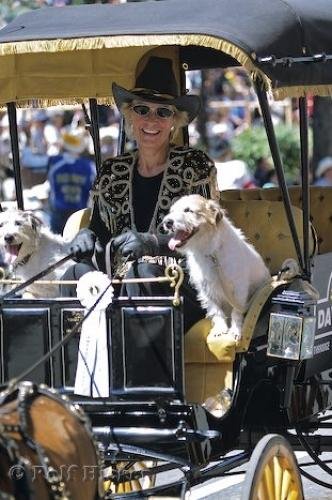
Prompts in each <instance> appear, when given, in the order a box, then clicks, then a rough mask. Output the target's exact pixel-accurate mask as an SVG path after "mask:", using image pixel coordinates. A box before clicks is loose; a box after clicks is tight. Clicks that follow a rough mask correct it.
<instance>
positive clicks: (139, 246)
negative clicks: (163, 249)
mask: <svg viewBox="0 0 332 500" xmlns="http://www.w3.org/2000/svg"><path fill="white" fill-rule="evenodd" d="M111 250H112V252H116V253H119V254H120V255H122V256H123V257H127V258H129V259H130V260H136V259H139V258H140V257H143V255H150V256H152V257H153V256H154V255H158V250H159V244H158V239H157V236H156V235H155V234H151V233H138V232H136V231H127V232H126V233H123V234H120V235H119V236H116V237H115V238H113V239H112V242H111Z"/></svg>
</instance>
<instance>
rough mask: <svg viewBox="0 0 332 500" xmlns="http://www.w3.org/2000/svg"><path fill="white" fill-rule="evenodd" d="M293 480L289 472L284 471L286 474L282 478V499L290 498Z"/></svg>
mask: <svg viewBox="0 0 332 500" xmlns="http://www.w3.org/2000/svg"><path fill="white" fill-rule="evenodd" d="M291 480H292V476H291V474H290V472H289V470H287V469H284V474H283V476H282V487H281V497H280V498H281V499H283V498H285V499H286V498H288V493H289V490H290V485H291Z"/></svg>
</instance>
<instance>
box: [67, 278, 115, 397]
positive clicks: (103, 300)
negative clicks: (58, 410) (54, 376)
mask: <svg viewBox="0 0 332 500" xmlns="http://www.w3.org/2000/svg"><path fill="white" fill-rule="evenodd" d="M76 291H77V298H78V299H79V301H80V302H81V304H82V306H84V307H85V309H86V311H85V313H86V314H87V313H88V312H89V311H90V309H91V308H92V307H93V306H94V305H95V304H96V303H97V304H96V306H95V307H94V309H93V311H92V312H91V313H90V314H89V315H88V316H87V318H86V319H85V320H84V322H83V324H82V331H81V337H80V344H79V351H78V361H77V369H76V378H75V389H74V393H75V394H80V395H82V396H92V397H109V361H108V348H107V327H106V313H105V311H106V308H107V307H108V305H109V304H110V303H111V302H112V299H113V295H114V289H113V286H112V285H111V281H110V280H109V278H108V277H107V275H106V274H104V273H102V272H100V271H91V272H89V273H86V274H84V275H83V276H82V277H81V278H80V279H79V281H78V283H77V289H76Z"/></svg>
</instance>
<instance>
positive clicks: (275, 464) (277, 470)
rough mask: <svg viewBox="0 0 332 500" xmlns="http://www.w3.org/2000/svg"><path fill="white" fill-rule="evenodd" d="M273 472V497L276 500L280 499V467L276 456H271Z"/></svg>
mask: <svg viewBox="0 0 332 500" xmlns="http://www.w3.org/2000/svg"><path fill="white" fill-rule="evenodd" d="M273 473H274V497H275V499H276V500H281V499H282V496H281V483H282V468H281V465H280V462H279V458H278V457H273Z"/></svg>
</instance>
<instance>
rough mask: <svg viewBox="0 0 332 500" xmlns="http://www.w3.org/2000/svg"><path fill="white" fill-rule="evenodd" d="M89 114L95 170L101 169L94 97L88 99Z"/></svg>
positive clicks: (96, 108)
mask: <svg viewBox="0 0 332 500" xmlns="http://www.w3.org/2000/svg"><path fill="white" fill-rule="evenodd" d="M89 105H90V115H91V135H92V141H93V149H94V152H95V162H96V170H97V172H100V169H101V153H100V135H99V123H98V107H97V100H96V99H89Z"/></svg>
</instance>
